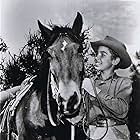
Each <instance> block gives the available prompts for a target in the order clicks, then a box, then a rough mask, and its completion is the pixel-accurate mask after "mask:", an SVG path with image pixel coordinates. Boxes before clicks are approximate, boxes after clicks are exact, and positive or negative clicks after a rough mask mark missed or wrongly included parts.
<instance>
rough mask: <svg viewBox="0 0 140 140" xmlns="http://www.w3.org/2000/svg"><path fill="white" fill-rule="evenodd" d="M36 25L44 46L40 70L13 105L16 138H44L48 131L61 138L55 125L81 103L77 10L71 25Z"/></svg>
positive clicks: (79, 18) (76, 110)
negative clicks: (21, 97)
mask: <svg viewBox="0 0 140 140" xmlns="http://www.w3.org/2000/svg"><path fill="white" fill-rule="evenodd" d="M38 25H39V28H40V30H41V34H42V37H43V39H44V41H45V43H46V44H45V46H46V47H45V48H44V53H43V56H42V64H41V69H40V72H39V74H38V75H37V77H36V78H34V79H33V80H32V82H33V84H32V86H31V87H30V89H29V90H28V91H27V93H26V96H25V97H24V98H23V99H22V100H21V101H20V103H19V104H18V106H17V108H16V113H15V122H16V130H17V134H18V140H46V139H47V137H50V136H52V135H54V136H56V139H61V138H59V136H58V137H57V134H56V133H55V132H56V131H57V130H58V129H55V126H57V125H59V124H60V125H61V122H63V123H67V121H66V120H65V119H67V118H68V119H69V118H73V117H75V116H76V115H77V114H78V113H79V108H80V105H81V98H82V97H81V96H82V95H81V85H82V81H83V68H84V62H83V56H82V51H83V42H84V38H85V35H84V33H81V30H82V25H83V21H82V16H81V14H80V13H77V17H76V19H75V21H74V23H73V26H72V28H69V27H67V26H65V27H60V26H53V27H52V29H49V28H47V27H45V26H44V25H42V24H41V23H40V21H38ZM65 121H66V122H65ZM56 128H57V127H56ZM59 130H60V131H61V129H59ZM62 131H63V130H62ZM62 133H65V132H62ZM59 135H61V134H59ZM66 139H67V140H68V138H65V140H66Z"/></svg>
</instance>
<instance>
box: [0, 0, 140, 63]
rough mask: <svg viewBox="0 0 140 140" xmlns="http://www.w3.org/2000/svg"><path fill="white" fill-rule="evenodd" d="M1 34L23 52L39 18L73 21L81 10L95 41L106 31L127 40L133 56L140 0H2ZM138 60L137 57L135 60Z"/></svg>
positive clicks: (139, 25) (12, 48)
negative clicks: (29, 34) (28, 36)
mask: <svg viewBox="0 0 140 140" xmlns="http://www.w3.org/2000/svg"><path fill="white" fill-rule="evenodd" d="M0 2H1V3H0V6H1V8H0V9H1V11H0V37H1V38H3V40H4V41H5V43H6V44H7V46H8V47H9V50H10V52H11V53H15V54H17V53H19V51H20V49H21V48H22V47H23V46H24V45H25V44H26V41H27V38H26V37H27V35H28V33H29V31H31V32H34V31H36V30H38V25H37V20H38V19H39V20H40V21H41V22H42V23H44V24H48V22H50V21H51V22H52V23H54V24H58V25H66V24H68V23H69V24H70V25H72V23H73V20H74V18H75V16H76V13H77V12H80V13H81V14H82V16H83V22H84V27H83V29H87V28H88V27H92V29H91V30H90V39H91V41H96V40H99V39H104V37H105V36H106V35H110V36H112V37H115V38H117V39H118V40H120V41H122V42H123V43H125V45H126V46H127V48H128V52H129V54H130V55H131V57H132V59H134V58H133V56H134V55H135V52H136V51H139V50H140V47H139V40H140V18H139V16H140V10H139V7H140V0H1V1H0ZM134 61H135V60H134Z"/></svg>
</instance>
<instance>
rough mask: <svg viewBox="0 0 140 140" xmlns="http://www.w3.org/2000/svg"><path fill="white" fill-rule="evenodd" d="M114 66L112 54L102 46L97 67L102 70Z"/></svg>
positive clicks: (99, 50) (98, 54)
mask: <svg viewBox="0 0 140 140" xmlns="http://www.w3.org/2000/svg"><path fill="white" fill-rule="evenodd" d="M112 67H113V59H112V54H111V53H110V51H109V49H108V48H107V47H105V46H100V47H99V49H98V53H97V62H96V64H95V68H96V69H97V70H100V71H106V70H108V69H110V68H112Z"/></svg>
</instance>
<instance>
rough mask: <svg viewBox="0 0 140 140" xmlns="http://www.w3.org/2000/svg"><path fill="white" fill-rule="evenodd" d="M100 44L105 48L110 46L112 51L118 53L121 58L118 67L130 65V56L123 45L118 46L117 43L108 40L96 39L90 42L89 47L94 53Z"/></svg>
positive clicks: (122, 67) (123, 67)
mask: <svg viewBox="0 0 140 140" xmlns="http://www.w3.org/2000/svg"><path fill="white" fill-rule="evenodd" d="M122 45H123V44H122ZM100 46H105V47H107V48H110V49H111V50H113V51H114V52H116V53H117V54H118V56H119V57H120V59H121V62H120V64H119V68H121V69H125V68H128V67H129V66H130V65H131V63H132V61H131V58H130V56H129V54H128V53H127V51H126V47H125V46H124V45H123V47H119V46H120V44H119V43H118V44H117V43H114V42H113V41H110V40H100V41H96V42H91V47H92V48H93V50H94V51H95V53H97V52H98V48H99V47H100Z"/></svg>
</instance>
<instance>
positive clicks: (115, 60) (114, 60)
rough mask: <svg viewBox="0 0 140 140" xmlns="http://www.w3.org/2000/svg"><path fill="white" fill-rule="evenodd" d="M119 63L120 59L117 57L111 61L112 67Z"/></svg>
mask: <svg viewBox="0 0 140 140" xmlns="http://www.w3.org/2000/svg"><path fill="white" fill-rule="evenodd" d="M120 61H121V59H120V58H119V57H117V58H115V59H113V61H112V64H113V65H114V66H116V65H118V64H119V63H120Z"/></svg>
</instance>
